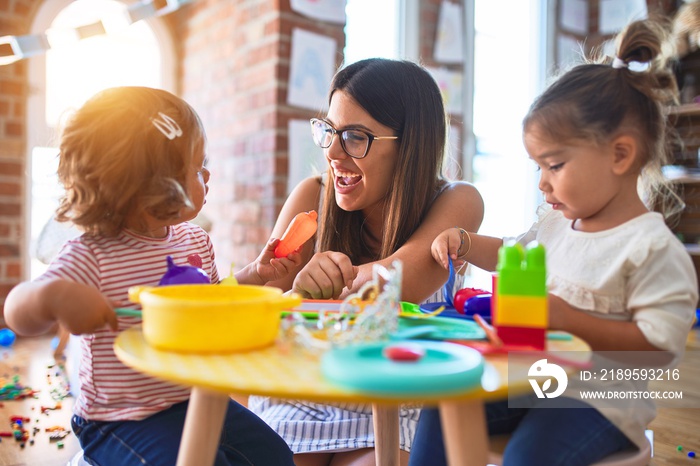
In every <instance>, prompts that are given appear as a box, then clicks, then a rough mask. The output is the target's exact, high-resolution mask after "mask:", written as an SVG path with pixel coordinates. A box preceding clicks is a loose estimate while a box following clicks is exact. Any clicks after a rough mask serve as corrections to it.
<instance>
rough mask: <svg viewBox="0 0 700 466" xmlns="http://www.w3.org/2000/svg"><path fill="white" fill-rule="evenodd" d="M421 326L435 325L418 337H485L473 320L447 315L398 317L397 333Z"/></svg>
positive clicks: (432, 338) (442, 338) (477, 338)
mask: <svg viewBox="0 0 700 466" xmlns="http://www.w3.org/2000/svg"><path fill="white" fill-rule="evenodd" d="M424 315H425V314H423V316H424ZM422 326H431V327H435V328H434V329H432V331H430V332H427V333H424V334H422V335H420V338H422V339H426V340H483V339H485V338H486V333H485V332H484V331H483V330H482V329H481V327H479V324H477V323H476V322H474V321H473V320H467V319H452V318H449V317H428V318H425V317H423V318H419V317H416V318H412V317H400V318H399V331H398V334H401V332H404V331H407V330H409V329H413V328H415V327H422Z"/></svg>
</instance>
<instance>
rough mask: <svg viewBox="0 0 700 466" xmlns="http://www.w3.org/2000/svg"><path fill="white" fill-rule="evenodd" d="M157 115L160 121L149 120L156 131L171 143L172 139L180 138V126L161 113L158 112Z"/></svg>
mask: <svg viewBox="0 0 700 466" xmlns="http://www.w3.org/2000/svg"><path fill="white" fill-rule="evenodd" d="M158 115H159V116H160V117H161V118H162V120H159V119H156V118H151V122H152V123H153V126H155V127H156V129H157V130H158V131H160V132H161V133H163V134H164V135H165V137H166V138H168V139H170V140H171V141H172V140H173V139H175V138H178V137H180V136H182V128H180V125H178V124H177V122H176V121H175V120H173V119H172V118H170V117H169V116H168V115H166V114H165V113H163V112H158Z"/></svg>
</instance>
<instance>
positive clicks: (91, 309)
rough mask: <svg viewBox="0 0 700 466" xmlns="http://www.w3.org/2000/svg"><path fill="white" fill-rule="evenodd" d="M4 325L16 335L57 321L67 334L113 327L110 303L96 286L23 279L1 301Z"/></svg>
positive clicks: (42, 330)
mask: <svg viewBox="0 0 700 466" xmlns="http://www.w3.org/2000/svg"><path fill="white" fill-rule="evenodd" d="M5 318H6V320H7V323H8V325H9V326H10V327H11V328H12V329H13V330H15V331H16V332H17V333H19V334H20V335H27V336H30V335H41V334H43V333H45V332H46V331H47V330H49V329H50V328H51V327H52V326H53V325H55V324H56V323H57V322H58V323H59V324H61V325H62V326H63V328H65V329H66V330H67V331H69V332H70V333H73V334H76V335H79V334H83V333H94V332H95V331H97V330H99V329H102V328H104V327H105V326H106V325H108V326H109V327H110V328H111V329H112V330H117V315H116V314H115V313H114V310H113V309H112V305H111V304H110V303H109V302H108V301H107V299H105V297H104V296H103V295H102V293H100V292H99V291H98V290H97V289H96V288H93V287H91V286H87V285H83V284H81V283H76V282H72V281H69V280H62V279H53V280H43V281H38V282H24V283H21V284H19V285H17V286H16V287H14V288H13V289H12V291H10V294H9V295H8V296H7V299H6V300H5Z"/></svg>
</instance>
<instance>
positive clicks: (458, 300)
mask: <svg viewBox="0 0 700 466" xmlns="http://www.w3.org/2000/svg"><path fill="white" fill-rule="evenodd" d="M482 294H491V292H490V291H486V290H480V289H478V288H462V289H461V290H459V291H457V293H455V297H454V300H453V301H454V307H455V309H457V312H459V313H460V314H464V303H466V302H467V300H468V299H469V298H473V297H474V296H478V295H482Z"/></svg>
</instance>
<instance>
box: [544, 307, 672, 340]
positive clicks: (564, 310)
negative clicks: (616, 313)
mask: <svg viewBox="0 0 700 466" xmlns="http://www.w3.org/2000/svg"><path fill="white" fill-rule="evenodd" d="M548 301H549V328H550V329H553V330H564V331H566V332H569V333H572V334H574V335H576V336H578V337H580V338H581V339H583V340H585V341H586V343H588V344H589V345H590V346H591V349H592V350H593V351H658V350H659V349H660V348H657V347H656V346H654V345H652V344H651V343H649V341H648V340H647V339H646V337H645V336H644V334H643V333H642V331H641V330H640V328H639V326H638V325H637V323H636V322H634V321H618V320H609V319H602V318H600V317H596V316H594V315H591V314H588V313H586V312H582V311H581V310H579V309H576V308H574V307H572V306H570V305H569V304H568V303H567V302H566V301H564V300H563V299H561V298H560V297H558V296H555V295H552V294H550V295H549V300H548Z"/></svg>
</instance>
